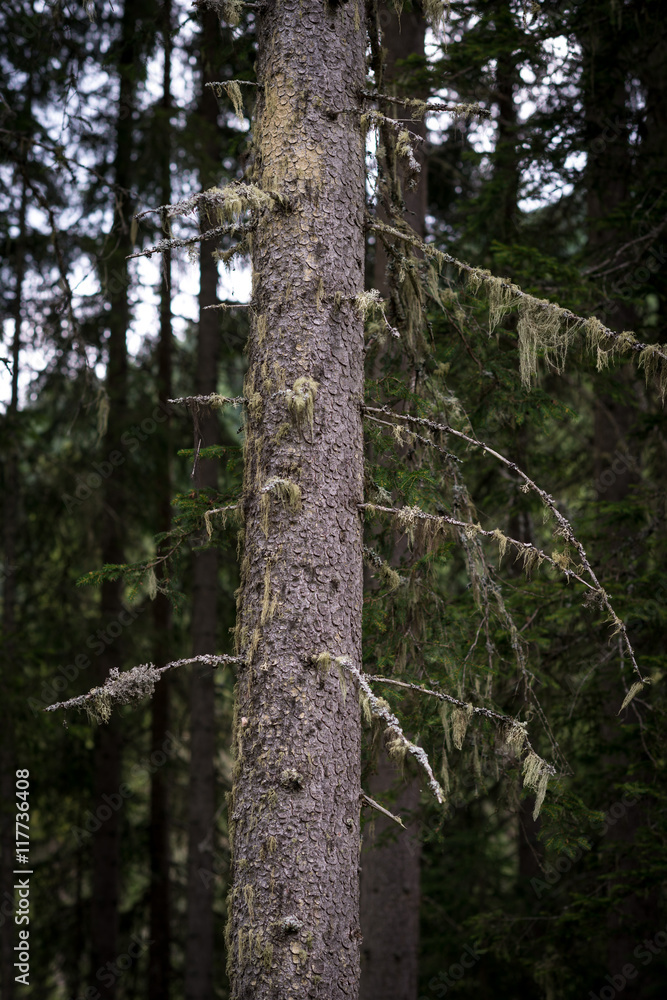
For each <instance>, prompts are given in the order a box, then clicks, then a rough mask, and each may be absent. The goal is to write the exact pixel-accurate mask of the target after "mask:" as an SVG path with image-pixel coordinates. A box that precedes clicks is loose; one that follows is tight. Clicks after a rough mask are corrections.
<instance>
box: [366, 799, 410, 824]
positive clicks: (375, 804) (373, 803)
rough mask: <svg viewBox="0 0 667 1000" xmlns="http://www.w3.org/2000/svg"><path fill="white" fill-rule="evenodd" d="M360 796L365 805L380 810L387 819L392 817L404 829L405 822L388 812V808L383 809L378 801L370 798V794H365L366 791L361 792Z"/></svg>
mask: <svg viewBox="0 0 667 1000" xmlns="http://www.w3.org/2000/svg"><path fill="white" fill-rule="evenodd" d="M360 798H362V799H363V800H364V802H365V803H366V805H369V806H372V807H373V809H377V811H378V812H381V813H382V814H383V815H384V816H388V817H389V819H393V821H394V823H398V825H399V826H402V827H403V829H404V830H405V823H404V822H403V820H402V819H401V817H400V816H394V814H393V813H391V812H389V810H388V809H385V807H384V806H381V805H380V803H379V802H376V801H375V799H372V798H371V797H370V795H366V792H362V793H361V795H360Z"/></svg>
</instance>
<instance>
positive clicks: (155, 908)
mask: <svg viewBox="0 0 667 1000" xmlns="http://www.w3.org/2000/svg"><path fill="white" fill-rule="evenodd" d="M171 11H172V4H171V0H165V2H164V4H163V7H162V39H163V52H164V64H163V80H162V100H161V110H162V112H163V115H164V122H163V128H164V141H163V145H162V157H161V159H162V162H161V164H160V173H161V177H160V200H161V202H162V204H163V205H168V204H169V202H170V201H171V172H170V167H171V120H170V114H171V48H172V43H171V27H172V26H171ZM162 261H163V280H162V286H161V293H160V339H159V342H158V348H157V362H158V372H157V389H158V399H159V402H160V403H161V404H162V406H163V407H165V409H166V406H167V400H168V399H169V398H170V396H171V355H172V330H171V251H170V250H166V251H165V252H164V254H163V258H162ZM169 451H170V433H169V420H168V419H167V420H166V421H165V422H164V423H163V424H161V426H160V429H159V432H158V434H157V435H156V441H155V453H156V459H157V462H156V464H157V468H156V470H155V481H156V485H157V492H158V496H157V506H158V517H157V530H158V532H160V533H161V532H165V531H168V530H169V527H170V525H171V469H170V454H169ZM164 565H165V564H164V563H161V564H160V565H159V566H158V568H157V570H156V575H157V576H158V579H159V578H160V577H163V576H164V573H165V569H164ZM153 627H154V629H155V662H156V663H159V664H161V663H167V662H168V660H169V654H170V630H171V607H170V604H169V599H168V598H167V596H166V595H165V594H163V593H160V592H158V594H157V595H156V597H155V600H154V602H153ZM168 728H169V681H168V678H167V677H166V676H165V677H163V678H162V679H161V681H160V682H159V684H158V685H157V687H156V689H155V694H154V696H153V700H152V713H151V753H153V754H160V753H162V752H163V751H162V747H163V746H164V745H165V741H166V740H167V730H168ZM156 759H159V758H156ZM167 766H168V765H167ZM168 780H169V776H168V774H167V773H166V768H165V767H164V766H160V767H158V768H157V770H156V771H155V772H154V773H153V775H152V776H151V796H150V824H149V852H150V868H151V888H150V906H149V909H150V946H149V952H148V968H149V976H148V1000H168V996H169V981H170V972H171V957H170V939H171V933H170V892H169V795H168V790H167V789H168Z"/></svg>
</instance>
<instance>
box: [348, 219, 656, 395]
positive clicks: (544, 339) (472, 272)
mask: <svg viewBox="0 0 667 1000" xmlns="http://www.w3.org/2000/svg"><path fill="white" fill-rule="evenodd" d="M368 228H369V229H372V230H373V231H374V232H376V233H377V234H378V235H379V236H380V237H381V238H382V239H383V241H386V240H388V239H392V240H400V241H402V242H403V243H407V244H409V245H410V246H414V247H418V248H419V250H421V252H422V253H423V254H424V256H425V257H426V258H427V259H431V260H435V261H438V262H439V263H440V264H451V265H452V266H454V267H455V268H457V270H458V271H459V273H464V274H466V275H468V279H469V282H470V284H471V286H472V287H473V289H474V290H477V289H479V288H480V287H483V288H484V289H485V290H486V291H487V292H488V294H489V299H490V312H491V326H492V327H493V326H495V325H496V324H497V323H498V322H499V320H500V318H501V317H502V315H503V314H504V313H505V312H507V310H508V309H510V308H511V307H512V305H514V303H518V304H519V307H520V316H519V330H518V332H519V349H520V361H521V377H522V380H523V381H524V383H529V382H530V378H531V376H532V375H533V374H534V371H535V358H536V352H537V349H538V348H539V347H543V348H544V350H545V353H546V354H547V356H548V357H549V359H550V360H551V361H552V363H554V366H555V367H556V368H557V369H558V370H559V371H560V370H562V365H563V363H564V361H565V355H566V353H567V347H568V344H569V342H570V340H571V339H572V337H573V336H574V335H575V334H576V333H579V332H583V333H585V334H586V335H587V339H588V343H589V346H590V347H592V348H593V347H594V348H596V350H597V352H598V353H597V360H598V368H601V367H604V365H605V364H606V363H607V362H608V359H609V356H610V355H611V354H613V353H623V352H626V351H632V352H633V353H635V354H638V355H639V365H640V367H642V368H644V371H645V373H646V376H647V378H648V377H649V376H650V375H652V374H659V385H660V393H661V395H662V397H663V399H664V398H665V396H666V395H667V346H665V345H663V344H644V343H642V342H641V341H639V340H637V339H636V338H635V336H634V334H632V333H631V332H629V331H624V332H622V333H617V332H616V331H614V330H610V329H609V327H607V326H605V325H604V324H603V323H601V322H600V320H599V319H597V318H596V317H595V316H591V317H589V318H588V319H585V318H584V317H583V316H578V315H577V314H576V313H573V312H572V311H571V310H570V309H565V308H563V306H559V305H557V304H556V303H555V302H548V301H547V300H546V299H538V298H536V296H534V295H530V294H529V293H528V292H524V291H523V289H521V288H520V287H519V286H518V285H515V284H514V283H513V282H511V281H508V280H506V279H504V278H498V277H496V276H495V275H493V274H491V272H490V271H485V270H484V269H483V268H479V267H473V266H472V265H471V264H466V263H465V262H464V261H461V260H457V258H456V257H452V256H451V254H448V253H446V252H445V251H444V250H439V249H438V248H437V247H435V246H434V245H433V244H432V243H425V242H424V241H423V240H421V239H420V238H419V237H418V236H417V235H416V234H415V233H414V231H413V230H412V229H408V228H407V227H406V228H405V229H398V228H396V227H395V226H388V225H387V224H386V223H384V222H380V221H379V220H378V219H375V218H369V220H368ZM605 342H607V343H608V344H609V350H608V351H603V350H601V347H600V345H601V344H604V343H605ZM554 358H555V359H556V360H555V362H553V359H554Z"/></svg>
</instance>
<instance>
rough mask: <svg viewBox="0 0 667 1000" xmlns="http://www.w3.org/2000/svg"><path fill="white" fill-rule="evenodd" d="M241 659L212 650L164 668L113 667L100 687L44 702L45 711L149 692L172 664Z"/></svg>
mask: <svg viewBox="0 0 667 1000" xmlns="http://www.w3.org/2000/svg"><path fill="white" fill-rule="evenodd" d="M244 662H245V661H244V660H243V658H242V657H240V656H227V655H221V656H216V655H213V654H212V653H201V654H200V655H199V656H190V657H188V658H187V659H184V660H173V661H172V662H171V663H167V664H165V666H163V667H154V666H153V664H152V663H142V664H140V665H139V666H137V667H133V668H132V669H131V670H126V671H125V672H124V673H120V672H119V671H117V670H116V671H114V670H112V671H111V673H110V674H109V677H107V679H106V681H105V682H104V684H103V685H102V687H101V688H97V687H96V688H93V689H92V690H91V691H88V692H87V693H86V694H80V695H78V696H77V697H76V698H70V699H69V700H68V701H57V702H56V703H55V704H54V705H47V707H46V708H45V709H44V711H45V712H55V711H56V709H58V708H78V709H84V708H85V707H86V705H87V704H89V703H90V702H95V701H99V700H100V699H101V698H106V699H108V700H109V702H114V701H116V702H118V703H120V704H127V702H129V701H131V700H134V698H137V697H141V695H142V694H144V693H146V694H148V693H151V691H152V689H153V688H154V687H155V684H156V682H157V681H158V680H159V679H160V677H161V676H162V674H164V673H166V672H167V671H168V670H173V669H174V668H175V667H185V666H187V665H188V664H190V663H203V664H205V665H206V666H208V667H219V666H220V664H221V663H244Z"/></svg>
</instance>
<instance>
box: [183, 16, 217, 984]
mask: <svg viewBox="0 0 667 1000" xmlns="http://www.w3.org/2000/svg"><path fill="white" fill-rule="evenodd" d="M217 33H218V26H217V19H216V17H215V16H214V15H213V14H212V13H211V12H210V11H208V12H204V14H203V16H202V34H201V51H200V60H201V75H202V79H201V95H200V100H199V109H198V111H199V118H200V120H201V121H202V122H203V124H204V128H205V129H206V131H205V135H206V136H207V137H208V143H206V144H205V147H204V151H203V157H202V159H203V163H204V166H203V167H202V169H201V172H200V178H201V187H202V189H203V190H205V189H206V188H207V187H209V186H210V185H211V184H213V183H215V181H216V180H217V177H216V176H215V175H214V174H212V173H211V171H210V169H209V167H208V165H209V164H210V163H212V162H214V160H215V156H214V153H215V147H216V146H217V143H216V142H215V140H214V139H213V138H212V137H213V135H214V129H215V126H216V124H217V118H218V105H217V101H216V99H215V96H214V94H213V91H212V90H211V89H210V88H207V87H206V83H207V82H209V81H211V80H214V79H216V80H217V79H220V73H217V74H216V73H215V71H214V69H213V67H214V66H215V59H214V55H215V52H216V43H217V44H218V45H219V43H218V42H217ZM211 146H213V147H214V148H213V149H211V148H209V147H211ZM202 224H203V226H204V227H205V228H207V229H208V228H212V226H209V225H208V224H207V222H206V220H202ZM212 249H213V247H212V246H209V245H207V243H206V242H203V243H202V247H201V252H200V257H199V335H198V338H197V374H196V392H197V394H198V395H202V396H208V395H210V394H211V393H213V392H215V391H216V389H217V382H218V357H219V339H220V320H219V313H218V312H217V311H216V310H206V311H205V307H206V306H209V305H214V304H215V303H216V302H217V286H218V267H217V263H216V261H215V260H214V258H213V256H212V253H211V251H212ZM198 424H199V428H200V430H201V439H202V447H206V446H208V445H212V444H217V443H218V442H219V428H218V421H217V417H216V415H215V412H214V411H213V410H211V409H209V408H207V409H204V410H203V411H202V412H200V414H199V418H198ZM197 443H198V442H195V448H196V447H197ZM196 485H197V487H198V488H200V489H201V488H203V487H211V488H212V489H215V488H216V487H217V485H218V475H217V462H216V460H210V459H209V460H208V461H207V460H206V459H201V460H200V461H199V462H198V464H197V471H196ZM192 573H193V583H192V590H193V595H192V596H193V612H192V653H193V656H196V655H197V654H199V653H215V652H217V648H216V626H217V615H218V607H217V581H218V555H217V552H216V550H215V549H214V548H208V549H204V550H203V551H200V552H195V555H194V560H193V568H192ZM214 699H215V685H214V680H213V672H212V671H211V669H210V668H197V667H193V669H192V673H191V675H190V732H191V737H190V775H189V783H188V890H187V907H188V911H187V939H186V952H185V997H186V1000H211V998H212V996H213V954H214V938H213V931H214V914H213V887H214V882H213V881H212V880H211V878H210V875H211V872H212V871H213V828H214V823H215V797H216V796H215V767H214V754H215V700H214Z"/></svg>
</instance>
